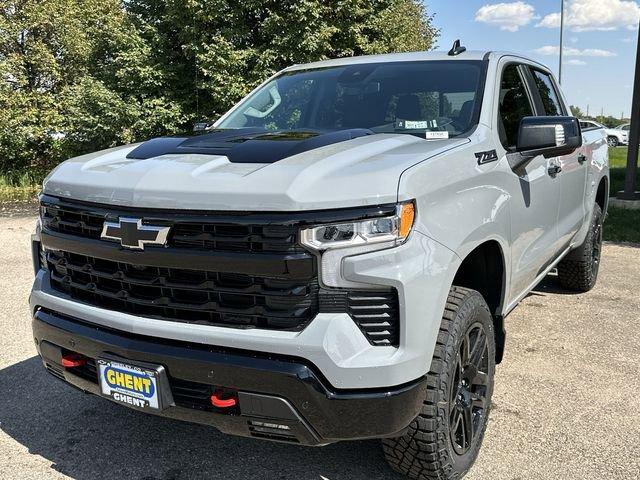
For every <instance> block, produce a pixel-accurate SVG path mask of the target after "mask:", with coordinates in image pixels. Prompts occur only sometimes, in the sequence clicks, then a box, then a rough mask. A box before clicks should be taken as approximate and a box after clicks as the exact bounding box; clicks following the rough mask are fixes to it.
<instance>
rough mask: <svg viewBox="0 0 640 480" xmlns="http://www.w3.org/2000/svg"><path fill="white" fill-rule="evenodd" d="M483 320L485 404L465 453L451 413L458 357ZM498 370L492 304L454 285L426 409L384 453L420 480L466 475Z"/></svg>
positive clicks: (429, 382)
mask: <svg viewBox="0 0 640 480" xmlns="http://www.w3.org/2000/svg"><path fill="white" fill-rule="evenodd" d="M478 325H481V326H482V327H483V329H484V333H485V334H486V369H487V372H486V384H487V385H486V396H485V401H484V403H483V404H484V405H485V406H486V408H485V409H484V412H483V414H482V415H481V416H480V417H477V418H478V423H479V425H478V428H477V429H475V432H477V436H473V435H472V438H473V441H472V442H470V446H469V447H468V451H466V453H464V454H462V455H460V454H459V453H457V452H456V450H455V448H454V441H453V440H452V434H451V432H450V423H451V422H450V418H452V415H454V414H455V412H454V410H453V408H455V405H454V404H453V402H452V401H451V392H452V390H451V388H453V387H455V385H453V384H454V383H455V378H457V375H456V372H458V371H459V370H458V362H457V359H458V355H459V352H460V348H461V346H462V345H463V340H464V338H465V336H466V335H467V333H470V332H473V331H475V330H472V329H474V328H475V329H477V328H478V327H477V326H478ZM476 338H477V337H476ZM469 343H470V342H469V341H467V344H469ZM482 358H483V359H484V358H485V357H484V356H483V357H482ZM494 372H495V335H494V324H493V318H492V316H491V313H490V311H489V308H488V306H487V304H486V302H485V300H484V298H483V297H482V296H481V295H480V294H479V293H478V292H476V291H475V290H470V289H467V288H461V287H456V286H454V287H452V288H451V291H450V292H449V297H448V299H447V304H446V307H445V311H444V314H443V316H442V322H441V324H440V330H439V333H438V339H437V344H436V348H435V352H434V355H433V361H432V363H431V370H430V371H429V373H428V374H427V391H426V392H425V393H426V395H425V400H424V403H423V406H422V411H421V413H420V415H419V416H418V417H417V418H416V419H415V420H414V421H413V422H412V423H411V425H410V426H409V428H408V429H407V431H406V432H405V434H404V435H403V436H401V437H398V438H391V439H385V440H383V441H382V442H383V451H384V455H385V458H386V460H387V462H388V463H389V464H390V465H391V467H392V468H393V469H394V470H395V471H397V472H398V473H401V474H403V475H406V476H408V477H409V478H412V479H415V480H432V479H438V480H443V479H444V480H450V479H459V478H462V477H463V476H464V475H465V473H466V472H467V471H468V470H469V468H471V466H472V465H473V463H474V461H475V460H476V458H477V456H478V452H479V450H480V446H481V444H482V439H483V437H484V432H485V428H486V425H487V419H488V416H489V409H490V405H491V395H492V393H493V376H494ZM473 418H474V419H475V418H476V417H475V416H474V417H473Z"/></svg>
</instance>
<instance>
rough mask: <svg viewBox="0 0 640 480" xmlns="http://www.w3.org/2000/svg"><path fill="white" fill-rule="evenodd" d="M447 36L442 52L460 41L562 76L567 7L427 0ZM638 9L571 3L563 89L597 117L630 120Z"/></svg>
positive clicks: (552, 0)
mask: <svg viewBox="0 0 640 480" xmlns="http://www.w3.org/2000/svg"><path fill="white" fill-rule="evenodd" d="M424 3H425V4H426V6H427V12H428V13H429V14H435V20H434V22H435V26H436V27H438V28H440V29H441V36H440V38H439V39H438V42H437V44H438V50H445V49H446V50H448V49H449V48H450V47H451V45H452V44H453V41H454V40H456V39H457V38H459V39H461V41H462V44H463V45H464V46H466V47H467V48H468V49H469V50H508V51H513V52H518V53H520V54H524V55H526V56H528V57H531V58H533V59H535V60H537V61H539V62H541V63H543V64H545V65H547V66H548V67H549V68H551V69H552V70H553V72H554V73H555V74H556V76H557V75H558V62H559V55H558V53H559V45H560V3H561V0H522V1H516V2H510V1H503V2H492V1H490V0H424ZM639 22H640V3H639V2H637V1H635V0H565V35H564V36H565V44H564V57H565V58H564V62H563V73H562V77H563V78H562V89H563V91H564V94H565V96H566V97H567V100H568V101H569V103H570V104H572V105H576V106H578V107H580V108H581V109H582V111H584V112H585V113H586V112H587V107H588V108H589V113H590V114H591V115H592V116H596V115H600V114H601V112H604V114H605V115H611V116H613V117H616V118H621V116H622V115H623V114H624V116H625V117H628V116H629V115H630V111H631V97H632V95H633V79H634V70H635V58H636V48H637V44H638V41H637V39H638V23H639Z"/></svg>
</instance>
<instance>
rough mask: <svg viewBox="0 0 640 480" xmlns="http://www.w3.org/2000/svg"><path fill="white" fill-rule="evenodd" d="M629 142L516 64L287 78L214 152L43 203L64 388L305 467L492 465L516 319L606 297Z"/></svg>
mask: <svg viewBox="0 0 640 480" xmlns="http://www.w3.org/2000/svg"><path fill="white" fill-rule="evenodd" d="M608 176H609V167H608V150H607V139H606V136H605V135H604V132H603V131H602V130H600V129H592V130H588V131H584V132H583V131H582V130H581V128H580V124H579V122H578V120H577V119H575V118H573V117H570V116H569V109H568V107H567V102H566V101H565V99H564V97H563V95H562V93H561V91H560V89H559V88H558V85H557V83H556V81H555V80H554V78H553V76H552V74H551V73H550V72H549V70H548V69H547V68H546V67H544V66H543V65H540V64H539V63H536V62H534V61H532V60H529V59H527V58H524V57H521V56H518V55H514V54H508V53H496V52H467V51H464V48H454V49H452V51H451V52H449V53H448V54H447V53H425V52H420V53H407V54H391V55H380V56H368V57H357V58H343V59H338V60H330V61H322V62H318V63H311V64H307V65H295V66H293V67H290V68H287V69H285V70H283V71H281V72H279V73H278V74H276V75H275V76H273V77H272V78H270V79H268V80H267V81H266V82H264V83H263V84H262V85H260V86H259V87H258V88H256V89H255V91H253V92H252V93H251V94H250V95H248V96H247V98H245V99H244V100H242V101H241V102H240V103H238V104H237V105H236V106H235V107H234V108H232V109H231V110H230V111H229V112H228V113H227V114H225V115H224V116H223V117H222V118H220V119H219V120H218V121H217V122H215V123H214V124H213V125H211V126H208V127H207V128H206V131H204V132H202V134H200V135H196V136H192V137H181V138H173V137H172V138H157V139H153V140H150V141H147V142H145V143H142V144H136V145H127V146H123V147H118V148H112V149H110V150H105V151H101V152H97V153H92V154H89V155H85V156H82V157H78V158H74V159H71V160H68V161H66V162H64V163H62V164H61V165H60V166H58V167H57V168H56V169H55V170H54V171H53V172H52V173H51V174H50V175H49V176H48V177H47V179H46V180H45V182H44V189H43V192H42V195H41V197H40V220H39V222H38V226H37V230H36V233H35V234H34V236H33V259H34V268H35V272H36V278H35V283H34V285H33V290H32V292H31V297H30V305H31V311H32V313H33V332H34V337H35V342H36V345H37V348H38V351H39V353H40V355H41V357H42V360H43V363H44V366H45V368H46V369H47V370H48V371H49V372H50V373H51V374H52V375H53V376H55V377H57V378H59V379H61V380H63V381H65V382H67V383H69V384H71V385H73V386H75V387H77V388H80V389H81V390H83V391H86V392H90V393H93V394H96V395H100V396H103V397H105V398H108V399H109V400H111V401H114V402H117V403H120V404H122V405H125V406H127V407H130V408H134V409H138V410H140V411H144V412H148V413H153V414H156V415H161V416H165V417H171V418H174V419H183V420H187V421H191V422H197V423H201V424H207V425H212V426H214V427H216V428H218V429H219V430H221V431H223V432H227V433H230V434H235V435H242V436H247V437H256V438H261V439H268V440H275V441H281V442H289V443H295V444H303V445H324V444H328V443H332V442H337V441H341V440H353V439H368V438H380V439H383V440H382V444H383V450H384V455H385V456H386V458H387V460H388V461H389V463H390V464H391V466H392V467H393V468H394V469H395V470H397V471H399V472H401V473H403V474H406V475H408V476H409V477H411V478H415V479H427V478H447V479H449V478H451V479H453V478H460V477H461V476H462V475H464V474H465V473H466V471H467V470H468V469H469V468H470V467H471V465H472V464H473V462H474V460H475V459H476V457H477V455H478V451H479V448H480V445H481V443H482V439H483V436H484V431H485V427H486V424H487V420H488V415H489V409H490V405H491V395H492V390H493V381H494V372H495V365H496V364H497V363H499V362H500V361H501V359H502V357H503V352H504V349H505V329H504V323H505V317H506V316H507V315H508V314H509V312H511V311H512V310H513V309H514V308H515V307H516V306H517V305H518V303H519V302H520V301H521V300H522V299H523V298H524V297H525V296H526V295H527V294H528V293H529V292H530V291H531V290H532V289H533V288H534V287H535V286H536V285H537V284H538V283H539V282H540V281H541V280H542V279H543V278H544V277H545V276H546V275H547V274H548V273H549V272H550V271H551V270H554V269H557V272H558V278H559V282H560V283H561V285H562V286H563V287H565V288H567V289H571V290H575V291H581V292H584V291H587V290H589V289H591V288H592V287H593V286H594V284H595V282H596V277H597V275H598V267H599V262H600V250H601V243H602V222H603V219H604V216H605V212H606V210H607V199H608V189H609V179H608Z"/></svg>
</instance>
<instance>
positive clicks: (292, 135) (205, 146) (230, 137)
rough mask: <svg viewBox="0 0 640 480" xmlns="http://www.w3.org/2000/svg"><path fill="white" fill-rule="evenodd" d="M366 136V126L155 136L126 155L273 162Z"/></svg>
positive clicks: (134, 156)
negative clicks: (321, 130) (189, 156)
mask: <svg viewBox="0 0 640 480" xmlns="http://www.w3.org/2000/svg"><path fill="white" fill-rule="evenodd" d="M366 135H373V132H372V131H371V130H367V129H363V128H355V129H350V130H340V131H336V132H318V131H312V130H294V131H284V132H269V131H267V130H264V129H258V128H240V129H230V130H216V131H213V132H211V133H208V134H205V135H199V136H196V137H190V138H187V137H162V138H154V139H153V140H149V141H148V142H145V143H143V144H142V145H140V146H139V147H137V148H136V149H134V150H133V151H131V152H130V153H129V154H128V155H127V158H128V159H132V160H133V159H135V160H147V159H149V158H154V157H159V156H160V155H169V154H193V153H196V154H201V155H218V156H224V157H227V158H228V159H229V161H230V162H231V163H274V162H277V161H279V160H282V159H284V158H287V157H291V156H293V155H297V154H299V153H303V152H307V151H309V150H314V149H316V148H320V147H324V146H326V145H331V144H334V143H339V142H346V141H347V140H353V139H354V138H358V137H363V136H366Z"/></svg>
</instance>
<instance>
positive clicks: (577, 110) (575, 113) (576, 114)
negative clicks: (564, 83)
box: [569, 105, 585, 118]
mask: <svg viewBox="0 0 640 480" xmlns="http://www.w3.org/2000/svg"><path fill="white" fill-rule="evenodd" d="M569 109H570V110H571V115H573V116H574V117H576V118H584V117H585V114H584V112H583V111H582V110H581V109H580V107H576V106H575V105H570V106H569Z"/></svg>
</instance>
